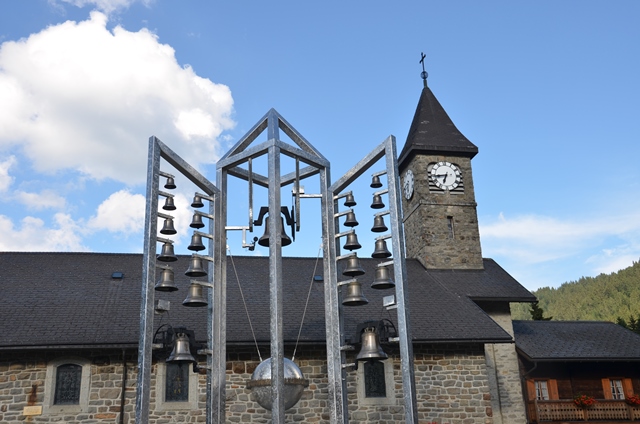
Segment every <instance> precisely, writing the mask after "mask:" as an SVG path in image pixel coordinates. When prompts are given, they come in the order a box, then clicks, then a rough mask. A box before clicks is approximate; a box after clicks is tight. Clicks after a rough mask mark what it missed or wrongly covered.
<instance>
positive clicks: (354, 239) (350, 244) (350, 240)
mask: <svg viewBox="0 0 640 424" xmlns="http://www.w3.org/2000/svg"><path fill="white" fill-rule="evenodd" d="M361 247H362V245H361V244H360V243H358V236H357V235H356V233H355V231H354V232H352V233H349V234H347V242H346V243H345V244H344V248H345V249H346V250H356V249H360V248H361Z"/></svg>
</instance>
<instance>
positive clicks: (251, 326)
mask: <svg viewBox="0 0 640 424" xmlns="http://www.w3.org/2000/svg"><path fill="white" fill-rule="evenodd" d="M227 250H228V251H229V258H231V266H232V267H233V273H234V274H235V275H236V281H237V282H238V289H239V290H240V297H241V298H242V304H243V305H244V310H245V312H246V313H247V320H249V328H250V329H251V335H252V336H253V343H254V344H255V345H256V350H257V351H258V358H259V359H260V362H262V355H260V348H259V347H258V340H257V339H256V333H255V332H254V331H253V324H251V317H250V316H249V309H248V308H247V302H246V301H245V300H244V293H243V292H242V286H241V285H240V277H238V270H237V269H236V264H235V262H234V261H233V255H232V254H231V248H230V247H229V246H227Z"/></svg>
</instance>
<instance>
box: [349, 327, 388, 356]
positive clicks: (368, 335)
mask: <svg viewBox="0 0 640 424" xmlns="http://www.w3.org/2000/svg"><path fill="white" fill-rule="evenodd" d="M387 358H388V356H387V354H386V353H384V350H382V348H381V347H380V341H379V340H378V333H376V329H375V328H374V327H369V328H365V329H364V331H363V332H362V348H361V349H360V353H358V356H356V361H381V360H384V359H387Z"/></svg>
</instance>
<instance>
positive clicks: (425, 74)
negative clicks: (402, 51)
mask: <svg viewBox="0 0 640 424" xmlns="http://www.w3.org/2000/svg"><path fill="white" fill-rule="evenodd" d="M425 57H427V55H426V54H424V52H421V53H420V62H419V63H421V64H422V72H421V73H420V76H421V77H422V83H423V84H424V86H425V87H426V86H427V77H428V76H429V74H428V73H427V71H425V70H424V58H425Z"/></svg>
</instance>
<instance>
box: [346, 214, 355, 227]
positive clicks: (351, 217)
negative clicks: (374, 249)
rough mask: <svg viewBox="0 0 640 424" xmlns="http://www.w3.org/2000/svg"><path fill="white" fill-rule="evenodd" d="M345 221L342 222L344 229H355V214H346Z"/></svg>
mask: <svg viewBox="0 0 640 424" xmlns="http://www.w3.org/2000/svg"><path fill="white" fill-rule="evenodd" d="M346 216H347V219H346V220H345V221H344V225H345V227H357V226H358V221H356V214H355V213H354V212H353V211H349V212H347V215H346Z"/></svg>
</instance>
